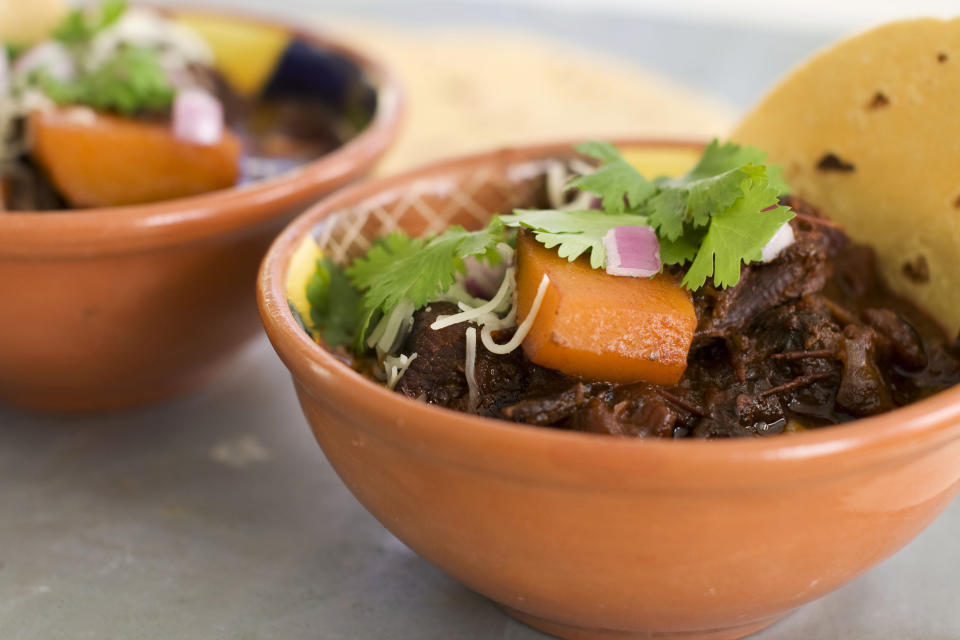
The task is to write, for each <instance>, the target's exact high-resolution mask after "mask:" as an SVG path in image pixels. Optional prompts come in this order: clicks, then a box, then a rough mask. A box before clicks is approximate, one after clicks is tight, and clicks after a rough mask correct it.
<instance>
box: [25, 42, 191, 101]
mask: <svg viewBox="0 0 960 640" xmlns="http://www.w3.org/2000/svg"><path fill="white" fill-rule="evenodd" d="M40 86H41V88H42V89H43V91H44V93H46V94H47V96H49V97H50V99H51V100H53V101H54V102H56V103H57V104H61V105H63V104H83V105H87V106H89V107H92V108H94V109H102V110H110V111H116V112H118V113H121V114H123V115H131V114H134V113H137V112H138V111H159V110H163V109H167V108H169V107H170V105H171V104H172V102H173V97H174V89H173V86H172V85H171V84H170V80H169V79H168V78H167V74H166V72H165V71H164V69H163V67H162V66H161V64H160V57H159V53H158V52H156V51H154V50H153V49H147V48H144V47H129V48H126V49H121V50H120V51H118V52H117V54H116V55H115V56H113V57H112V58H110V59H109V60H107V61H106V62H104V63H103V64H102V65H100V66H99V67H97V68H96V69H94V70H93V71H91V72H89V73H84V74H81V75H78V76H77V77H76V78H74V79H72V80H69V81H65V82H62V81H59V80H57V79H55V78H53V77H52V76H50V74H48V73H43V72H41V75H40Z"/></svg>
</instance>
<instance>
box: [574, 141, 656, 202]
mask: <svg viewBox="0 0 960 640" xmlns="http://www.w3.org/2000/svg"><path fill="white" fill-rule="evenodd" d="M574 148H575V149H576V150H577V151H579V152H580V153H582V154H584V155H587V156H590V157H592V158H596V159H597V160H600V161H601V162H603V163H604V164H603V166H601V167H600V168H599V169H597V170H596V171H594V172H593V173H590V174H587V175H583V176H579V177H577V178H574V179H573V180H571V181H570V183H569V185H568V186H570V187H577V188H579V189H583V190H584V191H587V192H589V193H592V194H593V195H595V196H598V197H600V198H601V200H602V202H603V209H604V211H606V212H607V213H623V212H625V211H626V210H627V209H628V205H629V208H630V209H634V208H636V207H637V206H639V205H640V204H641V203H642V202H643V201H644V200H646V199H647V198H649V197H650V196H652V195H653V194H654V192H655V191H656V187H655V186H654V185H653V183H651V182H650V181H649V180H647V179H646V178H644V177H643V174H641V173H640V172H639V171H637V170H636V168H635V167H634V166H633V165H632V164H630V163H629V162H627V161H626V159H624V157H623V156H622V155H620V151H618V150H617V148H616V147H614V146H613V145H612V144H609V143H606V142H597V141H593V142H587V143H585V144H580V145H577V146H576V147H574Z"/></svg>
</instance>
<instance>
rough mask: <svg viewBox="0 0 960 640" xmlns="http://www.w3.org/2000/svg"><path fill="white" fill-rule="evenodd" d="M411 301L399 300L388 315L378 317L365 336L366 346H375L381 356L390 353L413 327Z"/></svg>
mask: <svg viewBox="0 0 960 640" xmlns="http://www.w3.org/2000/svg"><path fill="white" fill-rule="evenodd" d="M413 312H414V308H413V303H412V302H410V301H409V300H401V301H400V302H399V303H398V304H397V306H396V307H394V308H393V311H391V312H390V314H389V315H386V316H384V317H382V318H381V319H380V322H378V323H377V326H376V327H374V329H373V332H372V333H371V334H370V336H369V337H368V338H367V346H368V347H376V350H377V354H378V355H380V356H381V357H383V356H385V355H387V354H389V353H391V352H392V351H393V350H394V348H395V347H397V346H398V345H399V344H400V343H401V342H402V341H403V339H404V338H405V337H406V334H407V333H408V332H409V331H410V329H411V328H412V327H413Z"/></svg>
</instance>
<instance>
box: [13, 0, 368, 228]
mask: <svg viewBox="0 0 960 640" xmlns="http://www.w3.org/2000/svg"><path fill="white" fill-rule="evenodd" d="M22 10H24V11H30V9H29V3H24V5H23V6H22ZM224 20H226V19H224ZM224 29H226V30H227V31H228V33H226V34H224ZM218 36H219V37H218ZM238 38H239V39H240V40H241V41H243V42H245V43H246V44H247V45H248V49H249V50H250V51H252V52H254V53H256V57H257V61H256V62H257V64H253V65H245V66H241V67H237V66H236V65H233V66H231V61H232V60H233V58H235V57H236V56H234V55H233V52H232V51H226V50H223V49H224V48H227V49H229V47H230V46H232V45H231V42H236V41H237V39H238ZM288 45H289V46H288ZM295 46H296V43H295V42H294V43H290V42H289V38H288V37H287V36H286V35H285V34H284V33H282V32H281V31H280V30H278V29H277V28H275V27H270V26H263V25H258V24H256V23H252V22H248V23H243V22H240V21H238V22H237V23H236V25H233V26H230V25H229V24H228V23H227V22H222V24H221V23H216V21H212V20H211V19H210V18H205V17H191V16H190V15H189V14H186V13H184V14H177V15H169V16H168V15H165V14H161V13H159V12H158V11H155V10H150V9H146V8H139V7H137V8H128V7H127V5H126V3H125V2H124V1H123V0H106V1H105V2H104V3H103V4H102V5H101V6H100V7H99V8H98V9H96V10H82V9H77V10H74V11H71V12H69V13H67V14H66V15H65V16H64V17H63V19H62V21H61V22H60V23H59V25H58V26H56V27H55V28H54V29H53V31H52V33H51V34H50V37H49V39H47V40H44V41H42V42H39V43H33V44H25V43H22V42H7V43H6V44H5V45H4V46H2V47H0V211H2V210H4V209H6V210H24V211H36V210H51V209H63V208H84V207H106V206H118V205H130V204H140V203H146V202H156V201H160V200H167V199H171V198H177V197H184V196H190V195H196V194H201V193H205V192H208V191H213V190H216V189H222V188H225V187H229V186H233V185H235V184H237V183H238V182H245V181H250V180H256V179H261V178H266V177H271V176H273V175H277V174H280V173H283V172H285V171H288V170H290V169H291V168H294V167H296V166H299V165H301V164H304V163H306V162H309V161H311V160H314V159H316V158H318V157H320V156H321V155H323V154H325V153H327V152H329V151H331V150H332V149H334V148H336V147H337V146H339V145H340V144H341V143H342V142H343V140H345V139H346V137H348V136H349V135H350V133H351V132H352V131H353V129H354V128H352V127H351V126H350V125H349V124H348V123H347V122H346V119H345V118H342V117H338V116H337V115H336V113H335V112H334V110H333V109H331V107H330V105H329V104H327V102H325V101H324V100H323V99H322V98H321V97H319V96H317V95H313V94H315V91H311V90H310V89H311V88H310V87H307V88H306V89H307V90H306V91H301V89H303V87H293V88H292V90H291V87H282V86H279V84H280V83H277V82H272V81H271V80H273V79H275V78H276V76H277V74H276V73H275V74H274V78H271V77H270V73H271V72H274V71H277V70H278V69H279V65H280V64H281V63H282V62H285V61H288V59H289V58H290V55H289V54H290V52H291V51H293V50H294V49H295ZM301 48H303V47H301ZM296 51H297V52H299V54H300V56H301V58H303V57H308V56H309V55H310V52H305V51H300V50H299V49H297V50H296ZM228 54H229V55H228ZM316 55H319V54H316ZM300 62H301V63H302V62H303V61H302V60H301V61H300ZM251 74H256V77H252V78H251V77H250V75H251ZM300 75H302V74H300ZM316 75H317V76H318V77H319V76H321V75H323V74H320V73H318V74H316ZM268 81H270V82H268ZM322 81H323V80H318V82H322ZM294 84H295V83H294Z"/></svg>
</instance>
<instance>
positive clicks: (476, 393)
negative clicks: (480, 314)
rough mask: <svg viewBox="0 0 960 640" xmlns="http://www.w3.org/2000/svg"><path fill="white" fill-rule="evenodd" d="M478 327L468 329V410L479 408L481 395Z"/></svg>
mask: <svg viewBox="0 0 960 640" xmlns="http://www.w3.org/2000/svg"><path fill="white" fill-rule="evenodd" d="M476 367H477V328H476V327H470V328H468V329H467V355H466V359H465V362H464V367H463V369H464V372H465V373H466V376H467V389H468V395H467V410H468V411H471V412H472V411H475V410H476V409H477V400H478V398H479V397H480V389H479V388H478V387H477V372H476Z"/></svg>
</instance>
